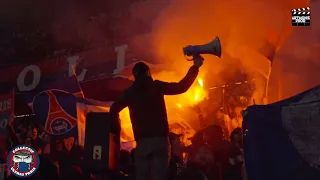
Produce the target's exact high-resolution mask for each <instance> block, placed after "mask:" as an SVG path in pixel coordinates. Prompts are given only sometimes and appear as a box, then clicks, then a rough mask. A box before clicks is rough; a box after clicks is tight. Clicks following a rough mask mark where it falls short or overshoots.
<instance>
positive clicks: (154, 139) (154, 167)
mask: <svg viewBox="0 0 320 180" xmlns="http://www.w3.org/2000/svg"><path fill="white" fill-rule="evenodd" d="M202 64H203V58H202V57H201V56H198V57H196V58H194V65H193V66H192V67H190V69H189V71H188V73H187V75H186V76H185V77H184V78H183V79H182V80H181V81H180V82H178V83H169V82H163V81H158V80H153V79H152V77H151V74H150V69H149V67H148V66H147V65H146V64H145V63H143V62H138V63H136V64H135V66H134V67H133V69H132V73H133V75H134V77H135V81H134V83H133V85H132V86H131V87H129V88H128V89H127V90H125V92H124V93H123V94H122V95H121V96H120V97H119V98H118V100H116V101H115V102H114V103H113V105H112V106H111V108H110V113H111V114H114V115H117V114H118V113H119V112H120V111H121V110H122V109H124V108H125V107H128V108H129V111H130V118H131V123H132V129H133V134H134V138H135V140H136V142H137V147H136V152H135V159H136V163H135V168H136V172H135V173H136V180H148V179H149V178H150V175H149V172H151V175H152V179H153V180H165V179H166V174H167V168H168V165H169V160H170V143H169V139H168V133H169V127H168V119H167V112H166V106H165V102H164V95H177V94H182V93H184V92H186V91H187V90H188V89H189V88H190V86H191V85H192V84H193V82H194V80H195V79H196V77H197V75H198V72H199V67H201V66H202Z"/></svg>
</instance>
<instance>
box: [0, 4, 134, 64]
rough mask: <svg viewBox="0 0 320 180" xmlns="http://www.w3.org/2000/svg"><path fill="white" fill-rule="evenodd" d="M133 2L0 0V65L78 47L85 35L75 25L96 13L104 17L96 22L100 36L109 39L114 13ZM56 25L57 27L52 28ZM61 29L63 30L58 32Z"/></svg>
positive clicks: (83, 43)
mask: <svg viewBox="0 0 320 180" xmlns="http://www.w3.org/2000/svg"><path fill="white" fill-rule="evenodd" d="M136 1H137V0H117V1H104V0H95V1H85V0H64V1H56V0H46V1H43V0H31V1H23V0H10V1H1V2H0V57H1V61H0V64H1V65H5V64H12V63H19V62H25V61H28V62H29V61H38V60H41V59H44V58H45V57H46V56H47V55H48V54H52V52H53V51H54V50H58V49H64V48H70V49H77V50H82V48H83V47H84V46H85V43H86V42H85V41H86V40H85V39H86V38H84V37H80V36H79V35H78V34H79V33H76V32H75V31H77V29H79V28H81V27H79V24H83V25H86V23H88V21H93V20H96V19H95V18H96V17H99V16H100V14H104V19H103V20H101V22H98V23H97V24H98V28H99V29H101V30H99V31H101V33H102V34H101V36H104V38H111V37H112V35H113V34H112V32H110V31H111V30H110V28H109V27H113V26H114V23H115V22H117V19H115V18H114V16H115V15H117V14H118V12H128V11H129V9H128V8H129V6H128V4H130V3H132V2H136ZM118 21H119V20H118ZM73 22H77V23H78V24H72V23H73ZM56 27H60V30H58V31H54V30H56V29H57V28H56ZM54 28H56V29H54ZM62 28H63V32H64V33H61V32H62V31H61V29H62ZM58 29H59V28H58ZM63 36H65V37H68V39H66V38H62V37H63ZM61 39H63V40H61ZM102 39H103V38H102Z"/></svg>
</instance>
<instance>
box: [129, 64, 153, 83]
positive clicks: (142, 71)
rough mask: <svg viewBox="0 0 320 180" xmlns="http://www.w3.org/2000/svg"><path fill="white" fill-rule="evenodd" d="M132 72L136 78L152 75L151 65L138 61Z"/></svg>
mask: <svg viewBox="0 0 320 180" xmlns="http://www.w3.org/2000/svg"><path fill="white" fill-rule="evenodd" d="M132 74H133V76H134V78H135V79H136V80H137V79H141V78H145V77H151V73H150V68H149V66H148V65H146V64H145V63H143V62H138V63H136V64H135V65H134V66H133V68H132Z"/></svg>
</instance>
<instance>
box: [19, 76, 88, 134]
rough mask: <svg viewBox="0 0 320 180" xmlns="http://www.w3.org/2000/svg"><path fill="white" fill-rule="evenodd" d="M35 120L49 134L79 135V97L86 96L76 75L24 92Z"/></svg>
mask: <svg viewBox="0 0 320 180" xmlns="http://www.w3.org/2000/svg"><path fill="white" fill-rule="evenodd" d="M24 95H25V97H26V99H27V102H28V104H29V106H30V107H31V109H32V111H33V112H34V114H35V120H36V122H37V124H38V125H40V126H41V127H42V128H43V129H44V130H45V131H46V132H47V133H48V134H51V135H57V136H62V137H63V138H68V137H74V136H76V135H77V128H76V127H77V108H76V103H77V99H78V98H84V96H83V93H82V91H81V88H80V85H79V83H78V80H77V78H76V77H75V76H71V77H68V78H64V79H61V80H60V81H56V82H53V83H50V84H47V85H46V84H43V87H42V88H39V91H37V92H34V91H33V92H28V93H25V94H24Z"/></svg>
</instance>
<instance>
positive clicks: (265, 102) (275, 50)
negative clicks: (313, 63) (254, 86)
mask: <svg viewBox="0 0 320 180" xmlns="http://www.w3.org/2000/svg"><path fill="white" fill-rule="evenodd" d="M285 24H286V18H284V20H283V23H282V27H281V30H280V33H279V36H278V39H277V41H276V44H275V48H274V51H273V56H272V59H271V60H270V61H271V63H270V66H269V71H268V76H267V83H266V89H265V98H264V99H265V100H264V104H267V103H268V90H269V83H270V76H271V72H272V65H273V60H274V57H275V55H276V53H277V52H278V50H279V48H280V47H279V46H280V42H281V40H282V35H283V34H284V32H285V27H286V26H285Z"/></svg>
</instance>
